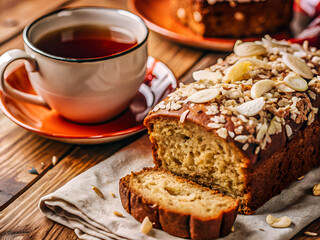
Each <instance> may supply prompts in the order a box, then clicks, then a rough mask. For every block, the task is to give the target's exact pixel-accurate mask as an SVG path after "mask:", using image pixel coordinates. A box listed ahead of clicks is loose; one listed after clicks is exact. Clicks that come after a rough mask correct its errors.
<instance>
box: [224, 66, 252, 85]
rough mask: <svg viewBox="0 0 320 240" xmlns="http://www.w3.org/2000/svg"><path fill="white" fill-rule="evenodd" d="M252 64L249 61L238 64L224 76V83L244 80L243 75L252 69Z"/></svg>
mask: <svg viewBox="0 0 320 240" xmlns="http://www.w3.org/2000/svg"><path fill="white" fill-rule="evenodd" d="M251 66H252V63H251V62H249V61H244V62H238V63H236V64H235V65H233V66H232V67H230V68H229V70H228V72H227V74H226V75H225V76H224V81H225V82H227V83H229V82H232V83H234V82H237V81H240V80H242V79H243V75H244V74H245V73H246V72H248V71H249V70H250V69H251Z"/></svg>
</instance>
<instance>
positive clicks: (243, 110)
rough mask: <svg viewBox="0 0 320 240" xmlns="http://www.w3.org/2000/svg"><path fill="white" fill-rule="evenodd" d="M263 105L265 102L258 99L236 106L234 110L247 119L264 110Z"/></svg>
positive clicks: (261, 98) (262, 99)
mask: <svg viewBox="0 0 320 240" xmlns="http://www.w3.org/2000/svg"><path fill="white" fill-rule="evenodd" d="M265 103H266V102H265V100H264V98H263V97H260V98H257V99H255V100H251V101H248V102H245V103H243V104H241V105H239V106H237V107H236V108H235V109H236V110H237V111H238V113H240V114H242V115H245V116H247V117H251V116H254V115H257V114H258V113H259V112H260V111H261V110H262V109H263V108H264V106H265Z"/></svg>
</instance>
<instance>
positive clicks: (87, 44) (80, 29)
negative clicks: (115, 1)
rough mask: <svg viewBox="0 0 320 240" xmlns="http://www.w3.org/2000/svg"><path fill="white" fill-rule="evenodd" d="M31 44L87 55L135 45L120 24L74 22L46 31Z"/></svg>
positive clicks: (59, 53)
mask: <svg viewBox="0 0 320 240" xmlns="http://www.w3.org/2000/svg"><path fill="white" fill-rule="evenodd" d="M34 45H35V46H36V47H37V48H39V49H40V50H42V51H44V52H46V53H49V54H51V55H55V56H59V57H64V58H76V59H90V58H101V57H108V56H111V55H114V54H117V53H121V52H124V51H126V50H128V49H130V48H132V47H134V46H135V45H137V40H136V38H135V37H134V35H133V34H132V33H131V32H129V31H128V30H126V29H124V28H120V27H116V26H106V25H78V26H72V27H66V28H61V29H58V30H54V31H52V32H49V33H47V34H45V35H44V36H42V37H40V39H38V40H37V41H36V42H35V43H34Z"/></svg>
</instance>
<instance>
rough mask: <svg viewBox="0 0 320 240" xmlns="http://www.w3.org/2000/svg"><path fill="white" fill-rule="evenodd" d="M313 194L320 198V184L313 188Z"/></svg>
mask: <svg viewBox="0 0 320 240" xmlns="http://www.w3.org/2000/svg"><path fill="white" fill-rule="evenodd" d="M312 193H313V195H314V196H320V183H318V184H316V185H314V186H313V189H312Z"/></svg>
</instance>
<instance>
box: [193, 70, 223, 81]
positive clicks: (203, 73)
mask: <svg viewBox="0 0 320 240" xmlns="http://www.w3.org/2000/svg"><path fill="white" fill-rule="evenodd" d="M192 76H193V79H194V80H195V81H199V80H208V81H212V82H213V83H216V82H218V81H219V80H221V79H222V77H223V76H222V74H221V72H212V71H210V70H199V71H196V72H194V73H193V74H192Z"/></svg>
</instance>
